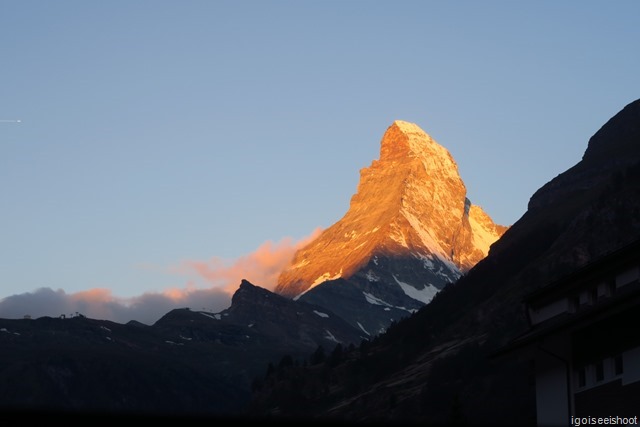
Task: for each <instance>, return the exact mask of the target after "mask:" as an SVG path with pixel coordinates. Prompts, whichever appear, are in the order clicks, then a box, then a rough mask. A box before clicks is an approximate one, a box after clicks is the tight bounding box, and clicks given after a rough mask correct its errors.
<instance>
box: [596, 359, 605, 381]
mask: <svg viewBox="0 0 640 427" xmlns="http://www.w3.org/2000/svg"><path fill="white" fill-rule="evenodd" d="M603 380H604V361H602V360H599V361H597V362H596V381H597V382H600V381H603Z"/></svg>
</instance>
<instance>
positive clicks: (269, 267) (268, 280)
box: [178, 228, 322, 295]
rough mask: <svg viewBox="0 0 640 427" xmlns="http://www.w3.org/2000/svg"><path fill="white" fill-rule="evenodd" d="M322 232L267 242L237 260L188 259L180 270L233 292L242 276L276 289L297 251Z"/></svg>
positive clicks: (260, 284) (318, 229)
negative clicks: (294, 238)
mask: <svg viewBox="0 0 640 427" xmlns="http://www.w3.org/2000/svg"><path fill="white" fill-rule="evenodd" d="M321 231H322V230H321V229H320V228H316V229H315V230H314V231H313V232H312V233H311V235H309V236H307V237H304V238H302V239H300V240H298V241H297V242H294V241H293V239H292V238H290V237H286V238H283V239H281V240H280V241H279V242H276V243H274V242H272V241H267V242H265V243H263V244H262V245H260V246H259V247H258V249H256V250H255V251H254V252H252V253H250V254H248V255H245V256H242V257H240V258H238V259H236V260H233V261H225V260H224V259H222V258H219V257H212V258H211V259H209V260H208V261H184V262H183V263H182V264H181V268H179V269H178V270H179V271H181V272H183V273H187V274H195V275H196V277H198V278H199V279H202V280H204V281H205V282H206V283H207V284H209V285H211V286H216V287H222V289H224V290H225V291H226V292H228V293H229V294H230V295H232V294H233V293H234V292H235V291H236V289H237V288H238V286H239V285H240V282H241V280H242V279H245V280H248V281H249V282H251V283H253V284H254V285H257V286H260V287H263V288H266V289H269V290H273V288H274V287H275V286H276V284H277V282H278V276H279V275H280V273H281V272H282V271H283V270H284V269H285V268H287V267H288V266H289V265H290V263H291V260H292V259H293V255H294V254H295V252H296V251H297V250H298V249H299V248H301V247H303V246H305V245H306V244H308V243H309V242H311V241H312V240H313V239H315V238H316V237H318V235H319V234H320V233H321Z"/></svg>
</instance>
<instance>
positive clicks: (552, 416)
mask: <svg viewBox="0 0 640 427" xmlns="http://www.w3.org/2000/svg"><path fill="white" fill-rule="evenodd" d="M535 364H536V409H537V414H538V420H537V422H538V425H539V426H559V425H566V424H567V422H568V421H567V420H569V419H570V413H569V411H570V410H569V398H568V390H567V366H566V364H565V363H564V362H563V361H562V360H560V359H558V358H555V357H553V356H551V355H548V354H544V353H538V355H537V357H536V359H535Z"/></svg>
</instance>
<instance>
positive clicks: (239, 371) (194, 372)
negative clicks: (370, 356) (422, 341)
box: [0, 281, 361, 417]
mask: <svg viewBox="0 0 640 427" xmlns="http://www.w3.org/2000/svg"><path fill="white" fill-rule="evenodd" d="M360 340H361V332H360V331H358V330H355V329H354V328H352V327H351V326H349V325H348V324H347V323H346V322H345V321H343V320H342V319H341V318H339V317H338V316H336V315H334V314H333V313H331V312H330V311H328V310H326V309H320V308H319V307H317V306H313V305H311V304H307V303H303V302H296V301H292V300H289V299H288V298H284V297H281V296H279V295H276V294H273V293H271V292H269V291H267V290H266V289H262V288H260V287H257V286H254V285H252V284H251V283H249V282H247V281H243V282H242V284H241V285H240V287H239V289H238V290H237V291H236V293H235V294H234V296H233V301H232V305H231V307H229V308H228V309H226V310H224V311H222V312H220V313H210V312H202V311H192V310H190V309H187V308H185V309H176V310H172V311H170V312H169V313H167V314H166V315H165V316H163V317H162V318H161V319H159V320H158V321H157V322H156V323H155V324H153V325H151V326H146V325H143V324H141V323H138V322H129V323H127V324H120V323H114V322H110V321H106V320H96V319H90V318H86V317H84V316H82V315H78V316H75V317H73V318H51V317H41V318H38V319H19V320H16V319H13V320H10V319H0V412H2V413H7V412H14V413H19V414H22V415H24V414H32V413H34V411H35V412H36V413H38V412H42V411H44V412H45V413H46V414H47V416H50V415H51V414H57V415H60V414H63V415H64V414H71V415H77V414H92V413H93V414H122V415H126V416H131V415H134V416H142V417H147V416H157V415H162V416H174V417H178V416H181V417H185V416H189V417H195V416H198V417H211V416H215V417H228V416H238V414H241V413H242V411H243V410H244V407H245V405H246V403H247V401H248V399H249V397H250V388H251V383H252V381H253V380H254V379H255V378H259V377H261V376H263V375H264V373H265V370H266V367H267V366H268V365H269V364H270V363H271V364H273V365H274V366H278V365H279V364H280V363H285V364H286V363H288V362H290V363H296V362H299V361H300V360H303V359H305V358H306V357H308V355H310V354H311V353H312V352H313V351H315V350H316V349H318V348H319V347H325V348H327V349H329V348H333V347H334V346H335V345H336V344H338V343H342V344H343V345H345V346H347V345H348V344H350V343H353V342H359V341H360Z"/></svg>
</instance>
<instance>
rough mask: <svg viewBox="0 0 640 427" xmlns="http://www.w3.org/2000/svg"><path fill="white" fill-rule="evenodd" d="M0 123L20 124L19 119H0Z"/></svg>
mask: <svg viewBox="0 0 640 427" xmlns="http://www.w3.org/2000/svg"><path fill="white" fill-rule="evenodd" d="M0 123H22V120H20V119H0Z"/></svg>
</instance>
